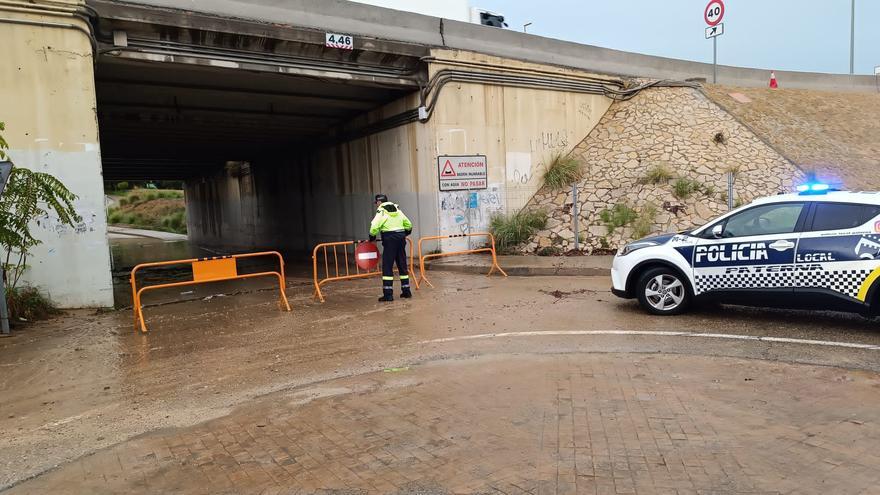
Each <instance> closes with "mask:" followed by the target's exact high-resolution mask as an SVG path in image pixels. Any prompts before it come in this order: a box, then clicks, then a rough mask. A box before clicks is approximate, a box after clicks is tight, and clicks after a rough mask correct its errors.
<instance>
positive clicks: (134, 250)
mask: <svg viewBox="0 0 880 495" xmlns="http://www.w3.org/2000/svg"><path fill="white" fill-rule="evenodd" d="M216 254H217V253H216V252H213V251H210V250H207V249H202V248H199V247H197V246H195V245H194V244H192V243H190V242H189V241H188V240H183V241H165V240H162V239H153V238H148V237H125V238H111V239H110V260H111V266H112V273H113V300H114V301H115V306H116V307H117V308H123V307H127V306H131V283H130V279H129V276H130V274H131V269H132V268H134V267H135V266H136V265H139V264H141V263H150V262H154V261H166V260H181V259H190V258H201V257H205V256H216ZM165 273H166V274H167V276H170V277H171V278H174V279H178V278H183V277H185V276H186V275H187V274H188V273H190V272H189V271H188V270H187V269H186V267H181V268H178V269H176V270H165Z"/></svg>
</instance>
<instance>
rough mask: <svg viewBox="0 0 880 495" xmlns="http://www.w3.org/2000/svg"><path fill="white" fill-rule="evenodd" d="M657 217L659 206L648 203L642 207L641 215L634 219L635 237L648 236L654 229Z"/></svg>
mask: <svg viewBox="0 0 880 495" xmlns="http://www.w3.org/2000/svg"><path fill="white" fill-rule="evenodd" d="M656 217H657V207H656V206H654V205H652V204H647V205H645V206H644V207H642V211H640V212H639V216H638V217H636V219H635V220H634V221H633V224H632V228H633V237H634V238H636V239H641V238H642V237H647V236H648V234H650V233H651V232H652V231H653V230H654V218H656Z"/></svg>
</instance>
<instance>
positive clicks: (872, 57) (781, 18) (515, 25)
mask: <svg viewBox="0 0 880 495" xmlns="http://www.w3.org/2000/svg"><path fill="white" fill-rule="evenodd" d="M422 1H426V3H433V0H422ZM413 3H416V2H413ZM707 3H708V1H707V0H662V1H661V0H628V1H627V0H613V1H612V0H541V1H535V0H471V5H472V6H474V7H479V8H483V9H487V10H492V11H496V12H499V13H502V14H504V15H505V17H506V20H507V22H508V24H509V25H510V29H517V30H522V25H523V24H525V23H527V22H531V23H532V25H531V26H529V28H528V30H529V32H530V33H534V34H538V35H541V36H548V37H551V38H559V39H564V40H570V41H575V42H579V43H586V44H589V45H598V46H604V47H608V48H616V49H619V50H625V51H630V52H639V53H646V54H650V55H660V56H664V57H673V58H682V59H688V60H696V61H701V62H711V61H712V42H711V41H710V40H707V39H705V37H704V29H705V27H706V24H705V21H704V20H703V10H704V8H705V6H706V4H707ZM725 5H726V9H725V10H726V12H725V15H724V21H723V22H724V31H725V33H724V35H723V36H721V37H720V38H719V39H718V63H719V64H725V65H737V66H743V67H758V68H767V69H778V70H800V71H815V72H841V73H848V72H849V39H850V36H849V33H850V5H851V0H727V1H726V2H725ZM878 25H880V0H856V30H855V32H856V50H855V69H856V73H861V74H873V73H874V67H875V66H877V65H880V26H878Z"/></svg>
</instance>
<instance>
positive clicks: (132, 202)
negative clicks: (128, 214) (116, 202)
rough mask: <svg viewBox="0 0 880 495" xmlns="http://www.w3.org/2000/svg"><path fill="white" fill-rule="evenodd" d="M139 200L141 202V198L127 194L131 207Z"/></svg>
mask: <svg viewBox="0 0 880 495" xmlns="http://www.w3.org/2000/svg"><path fill="white" fill-rule="evenodd" d="M140 200H141V197H140V196H138V195H137V194H129V195H128V202H129V203H130V204H131V205H132V206H134V205H135V204H136V203H138V202H139V201H140Z"/></svg>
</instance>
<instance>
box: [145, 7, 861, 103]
mask: <svg viewBox="0 0 880 495" xmlns="http://www.w3.org/2000/svg"><path fill="white" fill-rule="evenodd" d="M128 1H130V2H131V3H135V4H141V5H152V6H160V7H166V8H180V1H179V0H128ZM186 9H187V10H192V11H196V12H205V13H209V14H213V15H217V16H222V17H231V18H235V19H253V20H256V21H260V22H263V23H264V22H269V23H272V24H287V25H290V26H301V27H306V28H314V29H318V30H327V31H335V32H343V33H349V34H353V35H359V36H362V37H364V38H373V39H381V40H395V41H402V42H409V43H419V44H424V45H427V46H432V47H446V48H455V49H461V50H470V51H476V52H482V53H487V54H491V55H497V56H500V57H505V58H510V59H518V60H524V61H531V62H537V63H542V64H554V65H560V66H566V67H572V68H577V69H582V70H587V71H591V72H598V73H603V74H619V75H628V76H641V77H648V78H661V79H686V78H692V77H697V78H705V79H707V80H709V81H711V80H712V64H706V63H701V62H691V61H688V60H677V59H671V58H665V57H654V56H650V55H642V54H639V53H629V52H623V51H620V50H612V49H608V48H602V47H598V46H590V45H583V44H578V43H572V42H568V41H561V40H555V39H550V38H544V37H541V36H535V35H532V34H525V33H520V32H518V31H515V30H511V29H497V28H490V27H485V26H480V25H477V24H471V23H467V22H458V21H452V20H448V19H446V20H444V21H443V22H442V26H441V22H440V19H439V18H436V17H429V16H425V15H420V14H413V13H410V12H401V11H397V10H389V9H382V8H379V7H374V6H370V5H364V4H361V3H355V2H346V1H344V0H287V1H284V2H280V1H278V0H190V1H189V2H187V3H186ZM770 69H772V67H768V68H766V69H752V68H744V67H732V66H726V65H720V66H718V83H719V84H727V85H735V86H755V87H760V86H766V85H767V83H768V81H769V75H770V74H769V71H770ZM776 76H777V78H778V79H779V82H780V84H781V85H782V86H783V87H788V88H804V89H823V90H846V91H861V92H876V91H877V88H876V80H875V78H874V77H873V76H867V75H864V76H850V75H844V74H822V73H813V72H788V71H776Z"/></svg>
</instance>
